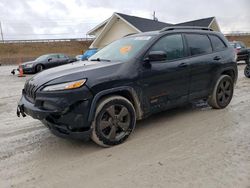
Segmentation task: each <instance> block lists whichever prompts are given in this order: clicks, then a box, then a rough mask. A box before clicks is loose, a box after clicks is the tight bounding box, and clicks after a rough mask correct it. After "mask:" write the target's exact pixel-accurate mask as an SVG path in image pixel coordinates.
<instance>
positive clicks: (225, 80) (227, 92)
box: [208, 75, 234, 109]
mask: <svg viewBox="0 0 250 188" xmlns="http://www.w3.org/2000/svg"><path fill="white" fill-rule="evenodd" d="M233 92H234V82H233V79H232V78H231V77H230V76H228V75H222V76H221V77H220V78H219V79H218V80H217V82H216V84H215V87H214V89H213V93H212V95H211V96H210V97H209V98H208V104H209V105H210V106H211V107H212V108H215V109H222V108H225V107H226V106H227V105H228V104H229V103H230V102H231V100H232V97H233Z"/></svg>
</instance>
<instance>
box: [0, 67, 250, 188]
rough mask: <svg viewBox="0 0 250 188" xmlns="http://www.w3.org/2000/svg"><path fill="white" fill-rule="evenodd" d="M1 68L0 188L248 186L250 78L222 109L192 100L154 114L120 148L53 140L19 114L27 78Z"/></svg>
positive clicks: (30, 120) (241, 84)
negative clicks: (21, 96)
mask: <svg viewBox="0 0 250 188" xmlns="http://www.w3.org/2000/svg"><path fill="white" fill-rule="evenodd" d="M12 68H14V67H13V66H1V67H0V86H1V92H0V120H1V121H0V187H1V188H2V187H3V188H5V187H25V188H26V187H43V188H44V187H91V188H92V187H98V188H100V187H102V188H105V187H107V188H111V187H124V188H128V187H131V188H133V187H164V188H165V187H175V188H176V187H190V188H193V187H199V188H201V187H209V188H211V187H212V188H216V187H225V188H230V187H232V188H241V187H242V188H249V187H250V79H247V78H245V77H244V76H243V68H244V65H241V66H239V78H238V83H237V85H236V89H235V94H234V97H233V100H232V102H231V104H230V106H228V107H227V108H226V109H223V110H213V109H211V108H210V107H208V106H207V105H206V104H204V103H197V104H193V105H189V106H186V107H183V108H178V109H174V110H170V111H166V112H163V113H160V114H157V115H154V116H152V117H150V118H148V119H146V120H143V121H140V122H138V125H137V127H136V129H135V131H134V133H133V134H132V135H131V137H130V138H129V139H128V141H127V142H125V143H124V144H122V145H119V146H116V147H113V148H108V149H103V148H100V147H98V146H97V145H95V144H93V143H92V142H80V141H74V140H65V139H62V138H58V137H56V136H54V135H52V134H51V133H50V132H49V131H48V130H47V128H45V127H44V126H43V125H42V124H41V123H40V122H39V121H37V120H34V119H32V118H30V117H27V118H18V117H16V105H17V102H18V100H19V98H20V94H21V89H22V87H23V85H24V82H25V80H26V79H27V78H28V77H25V78H18V77H17V76H12V75H10V71H11V69H12Z"/></svg>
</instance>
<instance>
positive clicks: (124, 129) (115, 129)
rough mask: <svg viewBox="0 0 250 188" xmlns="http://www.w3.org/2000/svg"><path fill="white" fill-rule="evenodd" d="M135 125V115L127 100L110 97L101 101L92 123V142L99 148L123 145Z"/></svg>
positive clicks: (119, 97)
mask: <svg viewBox="0 0 250 188" xmlns="http://www.w3.org/2000/svg"><path fill="white" fill-rule="evenodd" d="M135 123H136V113H135V109H134V107H133V105H132V104H131V102H130V101H129V100H127V99H126V98H124V97H121V96H111V97H108V98H105V99H104V100H102V101H101V102H100V103H99V105H98V107H97V110H96V114H95V119H94V121H93V123H92V129H93V131H92V136H91V138H92V140H93V141H94V142H95V143H97V144H98V145H100V146H103V147H110V146H114V145H118V144H121V143H123V142H124V141H125V140H126V139H127V138H128V137H129V135H130V134H131V132H132V131H133V129H134V127H135Z"/></svg>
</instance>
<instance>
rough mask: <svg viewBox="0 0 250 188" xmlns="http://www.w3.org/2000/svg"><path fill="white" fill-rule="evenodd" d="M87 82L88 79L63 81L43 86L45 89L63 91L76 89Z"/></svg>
mask: <svg viewBox="0 0 250 188" xmlns="http://www.w3.org/2000/svg"><path fill="white" fill-rule="evenodd" d="M85 82H86V79H83V80H77V81H73V82H67V83H62V84H56V85H50V86H46V87H45V88H43V91H61V90H69V89H76V88H79V87H81V86H83V85H84V84H85Z"/></svg>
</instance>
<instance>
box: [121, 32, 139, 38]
mask: <svg viewBox="0 0 250 188" xmlns="http://www.w3.org/2000/svg"><path fill="white" fill-rule="evenodd" d="M135 34H137V33H129V34H127V35H124V36H123V37H127V36H130V35H135Z"/></svg>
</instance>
